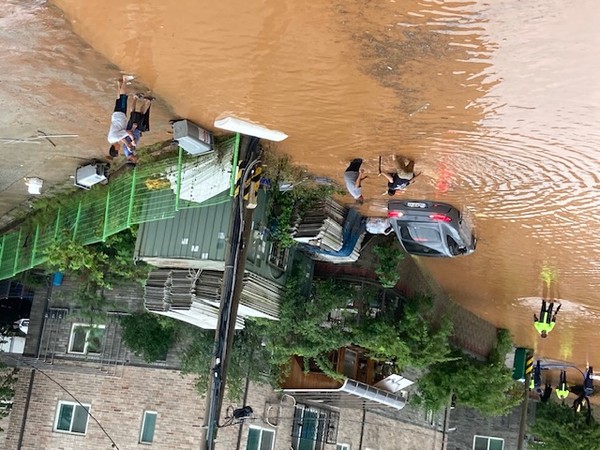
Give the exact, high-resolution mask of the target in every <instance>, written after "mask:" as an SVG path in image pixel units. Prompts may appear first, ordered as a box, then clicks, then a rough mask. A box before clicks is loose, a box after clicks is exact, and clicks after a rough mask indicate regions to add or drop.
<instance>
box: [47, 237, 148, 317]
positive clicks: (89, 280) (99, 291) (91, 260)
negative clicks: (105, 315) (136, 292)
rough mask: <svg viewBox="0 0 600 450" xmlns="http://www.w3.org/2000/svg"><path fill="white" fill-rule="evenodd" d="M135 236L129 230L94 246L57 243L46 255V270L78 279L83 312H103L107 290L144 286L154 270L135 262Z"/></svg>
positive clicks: (53, 244)
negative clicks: (124, 285) (117, 286)
mask: <svg viewBox="0 0 600 450" xmlns="http://www.w3.org/2000/svg"><path fill="white" fill-rule="evenodd" d="M135 236H136V229H128V230H125V231H122V232H121V233H118V234H114V235H112V236H110V237H109V238H108V239H107V240H106V242H100V243H97V244H92V245H82V244H81V243H79V242H76V241H72V240H64V241H55V242H54V243H52V244H51V245H50V246H49V247H48V248H47V249H46V251H45V256H46V258H47V262H46V266H47V267H48V268H49V269H51V270H58V271H60V272H63V273H65V274H67V275H71V276H75V277H78V278H79V279H80V280H81V288H80V292H79V295H78V299H79V301H80V306H81V308H82V309H83V310H84V311H86V312H92V313H94V312H97V311H101V310H102V309H104V307H105V306H106V301H105V296H104V293H103V290H104V289H111V288H112V286H113V284H118V283H130V282H132V281H138V282H140V283H143V282H144V280H145V278H146V276H147V274H148V270H149V267H150V266H148V265H147V264H145V263H139V264H135V262H134V260H133V251H134V247H135Z"/></svg>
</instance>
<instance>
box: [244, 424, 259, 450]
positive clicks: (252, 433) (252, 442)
mask: <svg viewBox="0 0 600 450" xmlns="http://www.w3.org/2000/svg"><path fill="white" fill-rule="evenodd" d="M259 442H260V430H257V429H256V428H250V429H248V443H247V444H246V450H258V443H259Z"/></svg>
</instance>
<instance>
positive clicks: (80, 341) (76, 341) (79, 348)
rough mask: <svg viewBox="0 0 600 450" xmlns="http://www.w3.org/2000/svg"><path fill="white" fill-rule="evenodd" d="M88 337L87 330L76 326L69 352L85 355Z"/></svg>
mask: <svg viewBox="0 0 600 450" xmlns="http://www.w3.org/2000/svg"><path fill="white" fill-rule="evenodd" d="M86 337H87V328H86V327H80V326H76V327H75V328H74V329H73V339H72V341H71V348H70V350H69V351H71V352H76V353H83V352H84V350H85V341H86Z"/></svg>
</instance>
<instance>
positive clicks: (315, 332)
mask: <svg viewBox="0 0 600 450" xmlns="http://www.w3.org/2000/svg"><path fill="white" fill-rule="evenodd" d="M301 279H302V278H301V276H299V274H291V275H290V276H289V277H288V282H287V284H286V289H285V294H284V296H283V298H282V300H281V303H280V320H279V321H266V320H257V321H256V322H257V324H259V326H260V327H261V330H260V333H262V335H263V336H264V340H265V343H266V345H267V348H268V349H269V351H270V352H271V355H272V359H271V364H272V365H273V366H274V367H285V366H287V365H288V364H289V361H290V358H291V357H292V356H299V357H302V358H303V360H304V361H305V362H308V361H313V362H314V363H315V364H316V365H317V367H318V368H319V369H320V370H321V371H323V372H324V373H325V374H327V375H329V376H330V377H333V378H339V377H340V375H339V374H336V373H335V372H334V370H333V367H332V366H331V364H330V363H329V360H328V355H329V354H330V352H332V351H334V350H337V349H339V348H340V347H343V346H346V345H349V344H354V345H357V346H359V347H362V348H364V349H365V350H366V351H367V354H368V355H369V356H370V357H371V358H373V359H377V360H380V361H394V362H395V364H396V365H397V366H398V367H400V368H404V367H407V366H411V367H417V368H419V367H426V366H428V365H429V364H433V363H438V362H444V361H447V360H448V359H449V358H450V356H449V355H450V346H449V343H448V337H449V335H450V334H451V332H452V322H451V320H450V319H449V318H442V319H441V320H440V321H439V323H438V324H437V325H435V326H434V325H432V324H431V320H430V319H431V318H430V317H429V316H428V312H429V310H430V308H431V298H430V297H427V296H424V295H415V296H413V297H412V298H410V299H408V300H406V301H405V302H403V303H401V305H398V306H399V307H398V308H397V311H396V312H394V311H392V310H390V311H389V312H386V314H384V315H381V316H376V317H371V316H370V315H368V314H365V312H366V310H365V311H362V310H361V309H360V308H359V309H358V310H355V311H358V312H357V313H356V314H349V315H348V316H346V317H343V320H341V321H330V320H328V317H329V315H330V313H331V312H332V311H333V310H339V309H341V308H345V307H347V305H348V304H350V303H352V304H354V305H357V304H359V302H360V301H361V300H364V298H362V297H364V292H363V291H361V290H357V289H355V288H353V287H352V286H351V285H349V284H348V283H346V282H342V281H335V280H325V281H323V280H314V281H313V287H312V292H311V295H310V296H309V297H307V296H306V295H304V294H303V293H302V289H301ZM367 291H368V294H367V296H368V297H369V298H370V297H371V296H372V295H373V293H372V291H371V290H369V289H367ZM400 306H401V307H400ZM388 307H389V308H391V309H393V305H391V304H390V305H388ZM360 311H362V312H360Z"/></svg>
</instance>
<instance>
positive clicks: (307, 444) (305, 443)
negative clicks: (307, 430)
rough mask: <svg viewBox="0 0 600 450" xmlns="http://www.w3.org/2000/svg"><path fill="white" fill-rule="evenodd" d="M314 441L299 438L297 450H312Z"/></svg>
mask: <svg viewBox="0 0 600 450" xmlns="http://www.w3.org/2000/svg"><path fill="white" fill-rule="evenodd" d="M314 448H315V441H314V440H312V439H306V438H300V439H299V440H298V449H297V450H314Z"/></svg>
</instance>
